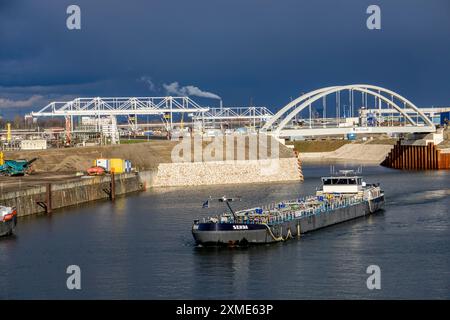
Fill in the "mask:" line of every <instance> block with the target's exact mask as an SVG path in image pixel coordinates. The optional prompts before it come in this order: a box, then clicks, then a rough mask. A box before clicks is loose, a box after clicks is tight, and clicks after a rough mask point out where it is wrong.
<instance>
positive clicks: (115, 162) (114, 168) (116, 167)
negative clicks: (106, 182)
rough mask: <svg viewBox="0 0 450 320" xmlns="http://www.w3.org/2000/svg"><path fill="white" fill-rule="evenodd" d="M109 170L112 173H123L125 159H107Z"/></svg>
mask: <svg viewBox="0 0 450 320" xmlns="http://www.w3.org/2000/svg"><path fill="white" fill-rule="evenodd" d="M109 168H110V169H109V170H110V171H111V172H114V173H124V171H125V160H123V159H109Z"/></svg>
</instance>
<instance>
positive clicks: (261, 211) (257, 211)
mask: <svg viewBox="0 0 450 320" xmlns="http://www.w3.org/2000/svg"><path fill="white" fill-rule="evenodd" d="M255 212H256V213H257V214H262V213H263V210H262V209H261V208H256V209H255Z"/></svg>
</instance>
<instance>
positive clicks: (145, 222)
mask: <svg viewBox="0 0 450 320" xmlns="http://www.w3.org/2000/svg"><path fill="white" fill-rule="evenodd" d="M328 173H329V167H328V166H307V167H305V168H304V174H305V176H306V180H305V182H304V183H277V184H248V185H239V186H236V185H234V186H215V187H200V188H193V187H189V188H174V189H165V190H150V191H147V192H143V193H139V194H135V195H131V196H128V197H126V198H119V199H117V200H116V202H115V203H114V204H112V203H110V202H106V201H104V202H103V201H100V202H96V203H91V204H87V205H83V206H79V207H74V208H69V209H65V210H63V211H57V212H55V213H54V214H53V215H52V216H37V217H30V218H24V219H21V220H20V221H19V226H18V228H17V231H16V233H17V235H16V236H14V237H10V238H5V239H2V240H0V271H1V272H0V297H1V298H31V299H36V298H38V299H41V298H125V299H126V298H137V299H162V298H169V299H170V298H177V299H179V298H186V299H210V298H220V299H245V298H250V299H308V298H318V299H324V298H444V299H448V298H450V209H449V207H450V172H449V171H430V172H413V171H411V172H408V171H396V170H391V169H386V168H383V167H366V168H364V175H365V177H366V180H367V182H380V183H381V184H382V186H383V187H384V189H385V192H386V200H387V203H386V210H385V211H384V212H383V213H380V214H377V215H374V216H371V217H369V218H361V219H358V220H354V221H351V222H346V223H343V224H340V225H337V226H333V227H329V228H326V229H323V230H320V231H316V232H314V233H310V234H308V235H305V236H304V237H302V238H301V239H300V240H297V239H296V240H292V241H288V242H286V243H280V244H275V245H267V246H258V247H249V248H234V249H227V248H225V249H207V248H198V247H195V246H194V242H193V238H192V235H191V231H190V230H191V223H192V220H193V219H194V218H197V217H202V216H204V215H208V214H212V213H214V212H215V210H218V211H221V210H222V208H221V207H220V205H219V204H214V205H212V207H211V208H210V209H201V204H202V201H204V200H205V199H206V198H208V197H209V196H210V195H213V196H221V195H224V194H226V195H237V196H241V197H242V198H243V200H242V202H239V203H236V208H244V207H249V206H256V205H261V204H267V203H269V202H273V201H279V200H285V199H289V198H296V197H297V196H298V195H299V194H300V195H306V194H311V193H314V192H315V190H316V187H317V186H318V184H319V178H320V176H322V175H326V174H328ZM72 264H76V265H79V266H80V268H81V277H82V289H81V290H80V291H69V290H67V288H66V279H67V277H68V275H67V274H66V268H67V266H68V265H72ZM372 264H376V265H378V266H380V268H381V286H382V288H381V290H373V291H370V290H368V289H367V287H366V279H367V277H368V274H366V268H367V266H369V265H372Z"/></svg>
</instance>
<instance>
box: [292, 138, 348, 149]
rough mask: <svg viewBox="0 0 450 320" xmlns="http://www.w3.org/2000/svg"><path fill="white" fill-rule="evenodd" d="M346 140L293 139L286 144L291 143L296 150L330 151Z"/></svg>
mask: <svg viewBox="0 0 450 320" xmlns="http://www.w3.org/2000/svg"><path fill="white" fill-rule="evenodd" d="M351 142H352V141H348V140H315V141H293V142H290V141H289V142H286V144H291V145H292V144H293V145H294V150H296V151H297V152H330V151H334V150H336V149H339V148H340V147H342V146H343V145H345V144H347V143H351Z"/></svg>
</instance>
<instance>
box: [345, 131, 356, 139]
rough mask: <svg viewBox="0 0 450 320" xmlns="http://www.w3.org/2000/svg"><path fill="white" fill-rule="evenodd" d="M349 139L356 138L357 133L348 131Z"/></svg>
mask: <svg viewBox="0 0 450 320" xmlns="http://www.w3.org/2000/svg"><path fill="white" fill-rule="evenodd" d="M347 140H356V133H354V132H351V133H347Z"/></svg>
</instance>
